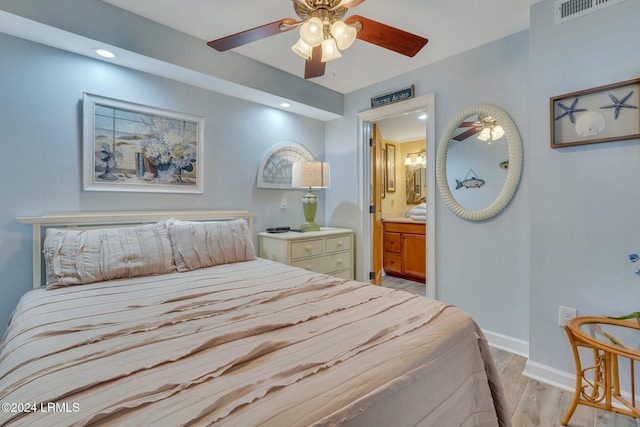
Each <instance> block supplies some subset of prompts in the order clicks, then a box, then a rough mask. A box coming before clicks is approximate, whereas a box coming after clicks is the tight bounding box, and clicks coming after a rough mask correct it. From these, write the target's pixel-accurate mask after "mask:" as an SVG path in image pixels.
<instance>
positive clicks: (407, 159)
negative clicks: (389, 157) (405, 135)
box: [404, 156, 411, 166]
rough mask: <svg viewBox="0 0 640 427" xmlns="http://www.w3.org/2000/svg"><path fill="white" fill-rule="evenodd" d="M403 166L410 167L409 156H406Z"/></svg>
mask: <svg viewBox="0 0 640 427" xmlns="http://www.w3.org/2000/svg"><path fill="white" fill-rule="evenodd" d="M404 165H405V166H411V156H407V157H406V158H405V159H404Z"/></svg>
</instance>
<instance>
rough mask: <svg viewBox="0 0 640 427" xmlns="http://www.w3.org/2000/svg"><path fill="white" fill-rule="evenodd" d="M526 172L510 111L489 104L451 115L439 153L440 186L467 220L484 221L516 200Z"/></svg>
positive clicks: (455, 210) (438, 179) (444, 196)
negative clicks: (523, 168) (508, 112)
mask: <svg viewBox="0 0 640 427" xmlns="http://www.w3.org/2000/svg"><path fill="white" fill-rule="evenodd" d="M521 174H522V140H521V139H520V134H519V132H518V128H517V127H516V124H515V123H514V121H513V120H512V119H511V117H510V116H509V114H507V113H506V112H505V111H504V110H502V109H500V108H498V107H496V106H494V105H487V104H478V105H472V106H470V107H467V108H464V109H463V110H461V111H460V112H458V114H456V116H455V117H454V118H453V119H451V121H450V122H449V125H448V126H447V128H446V129H445V131H444V133H443V134H442V138H441V139H440V143H439V144H438V152H437V154H436V180H437V183H438V190H440V194H441V195H442V197H443V199H444V201H445V203H446V205H447V207H448V208H449V209H451V211H452V212H453V213H455V214H456V215H458V216H459V217H461V218H464V219H467V220H470V221H483V220H486V219H489V218H492V217H494V216H495V215H497V214H498V213H500V212H501V211H502V210H503V209H504V208H505V207H506V206H507V205H508V204H509V202H510V201H511V198H512V197H513V195H514V193H515V191H516V189H517V188H518V183H519V182H520V176H521Z"/></svg>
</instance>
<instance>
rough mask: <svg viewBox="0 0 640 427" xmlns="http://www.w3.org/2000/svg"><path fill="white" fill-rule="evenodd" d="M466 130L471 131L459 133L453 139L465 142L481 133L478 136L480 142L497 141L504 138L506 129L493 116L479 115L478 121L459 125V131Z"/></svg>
mask: <svg viewBox="0 0 640 427" xmlns="http://www.w3.org/2000/svg"><path fill="white" fill-rule="evenodd" d="M464 128H469V129H468V130H466V131H464V132H461V133H459V134H458V135H456V136H454V137H453V138H452V139H455V140H456V141H464V140H465V139H467V138H469V137H470V136H472V135H475V134H476V133H478V132H480V135H478V139H479V140H480V141H495V140H498V139H500V138H502V137H503V136H504V128H503V127H502V126H500V125H499V124H498V123H497V122H496V119H494V118H493V117H491V116H485V115H478V120H476V121H473V122H470V121H466V122H462V123H460V124H459V125H458V129H464ZM489 144H491V142H489Z"/></svg>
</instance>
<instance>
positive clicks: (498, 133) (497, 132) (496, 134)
mask: <svg viewBox="0 0 640 427" xmlns="http://www.w3.org/2000/svg"><path fill="white" fill-rule="evenodd" d="M503 136H504V129H503V128H502V126H500V125H496V126H493V129H491V139H493V140H494V141H495V140H497V139H500V138H502V137H503Z"/></svg>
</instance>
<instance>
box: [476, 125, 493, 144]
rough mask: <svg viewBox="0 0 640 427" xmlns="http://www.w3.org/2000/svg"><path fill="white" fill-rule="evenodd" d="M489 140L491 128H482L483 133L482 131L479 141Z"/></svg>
mask: <svg viewBox="0 0 640 427" xmlns="http://www.w3.org/2000/svg"><path fill="white" fill-rule="evenodd" d="M489 138H491V130H490V129H489V127H485V128H482V131H480V135H478V139H479V140H480V141H488V140H489Z"/></svg>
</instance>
